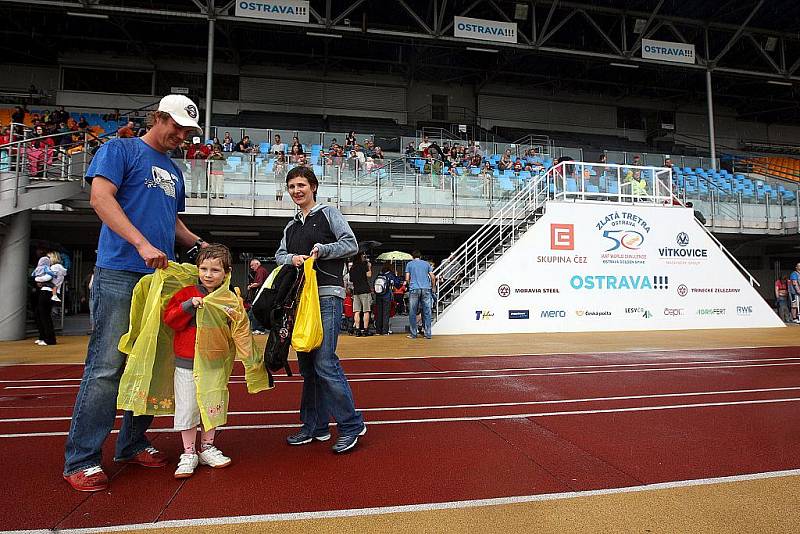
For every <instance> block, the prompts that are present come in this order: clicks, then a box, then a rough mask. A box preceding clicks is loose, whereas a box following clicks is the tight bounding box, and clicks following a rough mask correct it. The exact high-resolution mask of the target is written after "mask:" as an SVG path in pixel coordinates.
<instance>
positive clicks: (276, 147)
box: [270, 134, 288, 188]
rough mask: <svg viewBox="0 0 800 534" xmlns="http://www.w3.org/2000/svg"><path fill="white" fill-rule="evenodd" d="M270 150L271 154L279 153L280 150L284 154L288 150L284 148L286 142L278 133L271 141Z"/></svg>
mask: <svg viewBox="0 0 800 534" xmlns="http://www.w3.org/2000/svg"><path fill="white" fill-rule="evenodd" d="M270 152H272V153H273V154H280V153H281V152H283V153H284V154H286V153H287V152H288V150H286V143H284V142H282V141H281V136H280V134H275V142H274V143H272V146H271V147H270ZM281 188H283V185H281Z"/></svg>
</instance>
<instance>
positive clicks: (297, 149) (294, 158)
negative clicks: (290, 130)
mask: <svg viewBox="0 0 800 534" xmlns="http://www.w3.org/2000/svg"><path fill="white" fill-rule="evenodd" d="M301 156H302V157H303V159H305V154H303V149H302V147H301V146H300V145H292V151H291V153H290V154H289V161H290V162H291V163H299V160H300V157H301Z"/></svg>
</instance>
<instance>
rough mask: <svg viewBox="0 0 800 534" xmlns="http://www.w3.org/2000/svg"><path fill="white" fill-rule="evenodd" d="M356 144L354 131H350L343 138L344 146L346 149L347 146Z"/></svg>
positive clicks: (350, 146) (351, 146)
mask: <svg viewBox="0 0 800 534" xmlns="http://www.w3.org/2000/svg"><path fill="white" fill-rule="evenodd" d="M355 146H356V132H355V131H352V132H350V133H349V134H347V136H345V138H344V148H345V150H347V149H348V148H351V149H352V148H354V147H355Z"/></svg>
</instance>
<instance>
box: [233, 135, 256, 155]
mask: <svg viewBox="0 0 800 534" xmlns="http://www.w3.org/2000/svg"><path fill="white" fill-rule="evenodd" d="M256 150H257V148H256V147H254V146H253V143H252V142H251V141H250V136H249V135H245V136H244V137H242V140H241V141H239V142H238V143H237V144H236V150H235V151H236V152H241V153H242V154H251V153H253V152H255V151H256Z"/></svg>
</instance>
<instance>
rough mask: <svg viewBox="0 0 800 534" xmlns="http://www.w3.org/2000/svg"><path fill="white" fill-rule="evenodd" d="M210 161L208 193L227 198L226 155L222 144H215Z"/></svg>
mask: <svg viewBox="0 0 800 534" xmlns="http://www.w3.org/2000/svg"><path fill="white" fill-rule="evenodd" d="M206 146H208V145H206ZM208 161H209V162H210V163H209V164H208V195H209V197H210V198H225V156H223V155H222V147H221V146H220V145H213V147H212V149H211V154H209V155H208Z"/></svg>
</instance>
